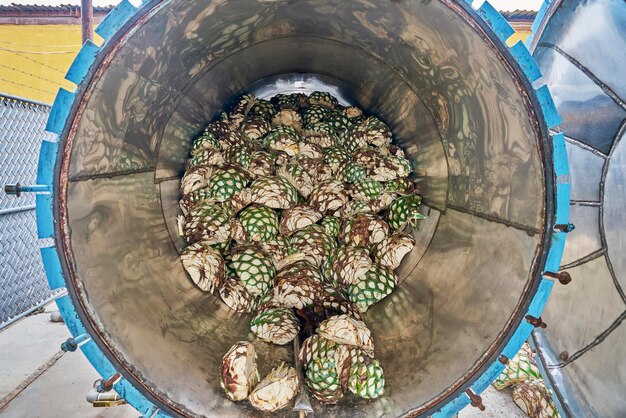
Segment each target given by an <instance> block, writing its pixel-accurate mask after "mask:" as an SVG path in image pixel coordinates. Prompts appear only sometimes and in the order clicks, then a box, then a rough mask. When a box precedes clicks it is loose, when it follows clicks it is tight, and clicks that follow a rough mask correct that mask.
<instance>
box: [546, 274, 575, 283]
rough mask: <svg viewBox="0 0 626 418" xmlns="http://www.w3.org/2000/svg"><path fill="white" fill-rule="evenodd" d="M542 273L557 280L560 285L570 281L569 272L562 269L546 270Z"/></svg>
mask: <svg viewBox="0 0 626 418" xmlns="http://www.w3.org/2000/svg"><path fill="white" fill-rule="evenodd" d="M543 275H544V276H546V277H550V278H552V279H556V280H558V281H559V283H561V284H562V285H566V284H569V283H570V282H571V281H572V276H570V274H569V273H568V272H566V271H562V272H560V273H551V272H549V271H546V272H545V273H543Z"/></svg>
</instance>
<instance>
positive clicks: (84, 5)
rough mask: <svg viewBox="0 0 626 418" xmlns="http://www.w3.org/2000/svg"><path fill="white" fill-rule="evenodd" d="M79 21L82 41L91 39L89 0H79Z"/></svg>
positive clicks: (91, 18) (91, 19) (91, 12)
mask: <svg viewBox="0 0 626 418" xmlns="http://www.w3.org/2000/svg"><path fill="white" fill-rule="evenodd" d="M80 23H81V33H82V36H83V43H85V42H87V40H90V41H93V4H92V1H91V0H80Z"/></svg>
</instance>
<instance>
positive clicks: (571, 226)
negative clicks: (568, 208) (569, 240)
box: [554, 223, 576, 232]
mask: <svg viewBox="0 0 626 418" xmlns="http://www.w3.org/2000/svg"><path fill="white" fill-rule="evenodd" d="M554 229H555V230H556V231H560V232H572V231H573V230H574V229H576V226H575V225H574V224H572V223H568V224H558V225H554Z"/></svg>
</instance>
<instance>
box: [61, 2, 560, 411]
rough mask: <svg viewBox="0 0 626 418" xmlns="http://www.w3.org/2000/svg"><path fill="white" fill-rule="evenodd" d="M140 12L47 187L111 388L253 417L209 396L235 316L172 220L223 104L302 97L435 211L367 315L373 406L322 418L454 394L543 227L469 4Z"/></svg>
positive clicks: (526, 136) (477, 362)
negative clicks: (377, 150)
mask: <svg viewBox="0 0 626 418" xmlns="http://www.w3.org/2000/svg"><path fill="white" fill-rule="evenodd" d="M146 7H154V8H153V9H152V11H151V12H150V13H151V14H150V15H147V16H149V17H147V18H144V19H142V20H138V21H137V23H135V24H134V26H133V27H132V30H131V31H130V32H129V35H128V36H126V37H121V38H119V39H118V40H117V41H116V42H117V43H116V45H115V47H116V49H114V50H113V51H114V52H113V53H112V54H111V55H110V56H107V57H106V60H104V63H105V64H106V66H105V68H103V69H102V71H100V72H97V73H95V74H94V77H93V78H92V79H91V85H90V89H91V90H89V95H87V96H85V100H84V101H83V102H81V104H80V106H79V108H78V110H79V112H78V113H76V114H77V115H78V116H77V120H76V121H74V122H75V124H74V125H73V126H72V127H73V128H75V129H72V130H70V131H69V133H67V138H64V140H65V141H67V142H64V145H65V144H69V145H67V146H68V147H69V146H70V145H71V149H67V150H66V152H67V160H66V161H69V162H70V165H69V169H68V172H62V173H61V179H60V182H61V192H63V191H64V189H63V187H64V186H65V183H64V181H65V179H66V177H65V176H68V177H69V184H68V185H67V194H66V195H63V194H61V196H60V197H59V205H60V208H59V211H60V213H61V219H63V216H64V215H65V214H67V219H68V224H67V225H63V226H62V228H61V231H63V232H67V236H66V237H63V238H67V239H70V243H69V244H70V245H68V246H67V248H64V249H63V250H64V257H65V258H64V262H67V264H68V265H69V270H70V271H71V273H75V274H72V275H71V276H70V277H69V279H70V280H71V281H72V283H73V285H74V289H73V292H75V294H76V296H77V298H78V299H77V300H78V301H79V304H78V305H79V310H83V311H84V312H82V311H81V315H83V316H84V319H85V320H86V321H88V324H89V326H92V327H94V328H95V329H96V331H97V334H99V335H95V336H94V337H95V338H97V339H98V342H99V343H100V345H101V346H103V347H105V352H107V354H108V355H109V356H110V357H111V358H112V359H113V360H114V361H115V362H117V364H118V365H119V367H120V372H122V374H123V375H124V376H125V378H127V379H129V380H131V381H133V383H137V385H138V386H139V387H142V391H143V392H144V393H147V394H149V395H150V396H151V400H152V401H153V402H157V403H158V404H159V406H160V407H162V408H165V409H166V410H167V411H169V412H171V413H174V412H175V413H178V414H185V415H190V416H216V415H219V416H233V415H240V414H244V415H254V414H255V412H254V411H251V410H249V407H247V406H245V405H241V404H234V405H233V404H231V403H229V402H227V401H226V400H225V398H224V397H223V396H221V395H220V393H219V392H220V389H219V384H218V379H217V374H216V373H217V369H216V367H215V365H217V364H218V363H219V358H220V357H221V356H222V355H223V354H224V353H225V352H226V350H227V349H228V348H229V347H230V345H232V343H233V342H234V341H237V340H240V339H248V338H250V335H249V331H248V326H247V324H248V322H249V319H250V318H249V316H246V315H243V316H241V315H237V314H234V313H232V312H231V311H229V310H228V309H227V308H226V307H224V306H222V304H221V303H220V302H219V301H218V300H216V299H215V298H213V297H212V296H207V295H205V294H202V293H201V292H200V291H199V290H197V289H196V288H194V287H193V285H192V283H191V282H190V281H189V280H188V278H187V277H186V275H185V273H184V271H183V269H182V266H181V265H180V262H179V258H178V250H179V249H180V248H181V242H180V240H178V239H177V237H176V236H175V233H174V232H173V231H175V228H174V227H173V224H172V222H173V215H174V214H175V213H176V212H177V207H176V206H177V205H176V202H177V200H178V183H179V176H180V175H181V173H182V168H183V165H184V163H185V160H186V158H187V156H188V151H189V145H190V140H191V138H192V137H193V136H194V135H195V134H197V133H198V132H199V131H200V130H201V129H202V128H203V125H204V124H205V123H206V122H207V121H208V120H210V119H212V118H213V117H214V116H215V113H216V111H217V110H218V109H219V108H220V107H221V105H222V103H224V102H227V101H228V100H230V99H232V97H233V96H234V95H237V94H240V93H242V92H246V91H251V90H253V91H258V92H265V93H264V94H269V92H271V91H275V90H274V89H280V88H282V87H281V86H283V84H281V83H283V80H286V81H284V82H285V83H287V81H289V82H290V83H291V82H293V83H294V85H295V84H296V83H298V82H300V81H306V82H309V83H313V84H311V85H324V86H325V87H324V89H330V90H333V89H338V90H339V91H340V92H341V95H342V97H343V98H344V100H346V101H348V102H354V103H358V104H359V105H361V106H362V107H365V108H367V109H368V111H370V112H373V113H376V114H378V115H380V117H382V118H383V119H384V120H386V121H388V122H389V124H390V126H391V127H392V129H393V131H394V134H395V135H396V136H397V139H398V143H399V145H400V146H402V147H403V148H405V149H406V150H407V153H408V155H409V156H410V158H411V159H412V160H413V162H414V163H415V165H416V170H415V172H414V178H415V180H416V181H417V182H418V187H419V190H420V192H421V193H422V194H423V195H424V198H425V201H426V202H428V205H429V206H430V207H431V217H430V218H429V220H428V221H427V222H425V223H424V224H423V229H421V230H420V231H419V232H418V234H417V237H416V238H417V240H418V243H419V244H418V245H417V246H416V249H415V250H414V253H413V255H412V258H410V259H409V260H407V261H406V262H405V264H404V266H403V270H402V274H403V276H404V277H402V279H403V280H404V282H403V283H402V285H401V286H400V287H399V289H398V290H397V291H396V292H395V293H394V294H393V295H392V296H391V297H389V298H388V299H386V300H385V301H384V302H382V303H381V304H379V305H377V306H376V307H375V308H373V309H371V311H370V313H368V318H369V319H368V321H369V323H370V324H371V326H372V328H373V334H374V336H375V339H376V344H377V353H379V357H380V359H381V363H382V364H383V366H384V367H385V372H386V377H387V379H388V386H387V396H385V397H383V398H381V399H379V400H378V401H376V402H374V403H366V402H358V401H355V400H351V401H350V402H349V403H348V404H347V405H343V406H342V405H339V406H336V407H333V408H329V409H328V410H327V411H328V415H329V416H353V415H355V414H357V415H359V414H360V415H363V416H380V415H388V416H396V415H402V414H405V413H409V412H410V413H411V414H420V413H425V414H430V413H432V412H434V411H436V410H437V409H439V408H440V407H441V404H442V403H443V402H444V401H449V400H451V399H452V398H453V397H456V396H457V395H458V394H462V393H464V392H465V390H466V389H467V387H468V386H469V384H470V382H471V381H472V379H474V380H475V379H476V378H477V377H478V375H479V374H480V373H482V372H483V371H484V370H485V369H486V368H487V367H488V366H489V364H490V363H489V362H493V361H495V358H496V357H497V355H498V354H499V352H500V351H499V350H501V349H502V346H503V345H504V344H505V343H506V342H507V341H508V339H509V338H511V333H512V332H513V330H514V329H515V328H514V327H515V326H517V324H518V323H519V321H521V320H522V316H523V315H524V314H525V313H526V309H527V308H528V304H529V303H530V296H531V295H532V293H533V292H534V291H535V287H536V285H537V284H538V283H537V280H534V279H536V278H537V277H538V274H539V273H540V271H539V270H540V269H541V268H543V266H541V265H540V264H541V261H540V260H541V258H542V257H545V252H546V251H547V249H545V248H544V244H545V242H544V241H545V240H547V239H548V238H546V237H545V236H544V234H543V232H544V230H545V229H546V226H545V225H544V223H546V222H551V221H552V214H551V213H546V212H547V209H549V210H552V208H553V203H554V202H553V199H554V196H553V193H554V190H553V188H552V186H553V185H552V180H553V179H552V171H551V170H552V168H551V163H552V161H551V160H550V158H551V148H550V147H549V146H547V145H545V144H549V142H548V139H547V138H543V137H542V136H543V135H544V132H542V131H541V130H540V129H539V126H540V122H539V121H538V120H536V115H535V111H534V110H532V109H531V102H530V99H529V97H528V95H527V91H526V88H529V86H528V85H526V84H522V82H521V81H520V79H519V74H518V72H516V71H517V70H515V71H514V70H513V68H517V67H512V66H511V65H510V64H509V63H508V62H507V60H506V59H505V57H504V55H503V54H504V52H502V50H504V49H503V47H501V46H500V47H497V46H496V45H494V44H493V43H492V41H491V40H490V39H489V37H488V36H487V35H485V34H484V33H483V32H482V30H481V28H480V27H479V25H478V24H477V23H476V22H472V21H471V20H472V19H473V18H470V17H469V15H467V13H468V10H467V9H466V8H467V7H468V6H467V5H466V4H465V3H459V4H457V3H453V2H452V3H448V2H445V1H444V2H400V3H388V2H383V1H382V0H375V1H364V0H363V1H362V0H358V1H352V2H338V1H325V2H319V1H313V0H311V1H306V2H305V1H303V2H297V3H294V2H291V1H287V0H278V1H273V2H257V3H251V2H247V3H246V5H245V7H242V3H241V2H235V1H220V2H218V1H206V2H202V1H183V0H173V1H170V2H167V3H165V2H164V3H159V2H157V1H153V2H151V3H149V5H148V6H146ZM146 13H147V12H146ZM492 36H493V35H492ZM499 48H502V50H500V49H499ZM460 51H472V53H471V54H466V53H460ZM507 53H508V52H507ZM509 59H511V58H509ZM307 74H308V76H307ZM299 77H301V78H302V79H303V80H299ZM315 83H321V84H315ZM290 88H291V87H290ZM306 88H309V87H306ZM544 173H548V175H545V174H544ZM64 199H66V200H64ZM65 201H67V204H66V206H64V202H65ZM453 208H455V209H453ZM65 211H66V212H65ZM65 228H66V229H65ZM529 231H530V232H531V233H529ZM257 351H258V353H259V358H260V359H267V358H272V360H271V361H267V360H265V362H264V361H263V360H260V361H259V363H261V364H263V366H264V367H268V368H269V367H271V366H275V365H276V364H273V362H274V360H278V359H277V358H275V357H271V356H270V354H269V349H268V347H263V346H262V344H261V346H260V347H259V348H257ZM283 351H284V353H283V352H281V354H280V355H279V357H280V358H285V359H287V358H291V357H292V353H290V352H289V350H287V349H286V350H283ZM272 355H273V354H272ZM270 363H271V364H270ZM190 364H191V365H193V366H194V367H190V366H189V365H190ZM408 366H410V367H408ZM181 371H182V372H184V374H185V378H184V379H183V380H181V379H180V376H181ZM314 408H315V409H316V410H317V409H318V408H317V407H315V406H314Z"/></svg>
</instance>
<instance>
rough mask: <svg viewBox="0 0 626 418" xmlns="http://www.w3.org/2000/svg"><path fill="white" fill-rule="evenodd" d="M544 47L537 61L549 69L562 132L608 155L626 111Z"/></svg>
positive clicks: (550, 84)
mask: <svg viewBox="0 0 626 418" xmlns="http://www.w3.org/2000/svg"><path fill="white" fill-rule="evenodd" d="M543 45H544V44H543V43H542V44H541V45H540V46H539V47H538V48H537V50H536V51H535V59H536V60H537V65H539V66H540V67H541V68H545V69H546V70H545V71H544V72H543V76H544V78H545V79H546V80H547V83H548V86H550V92H551V93H552V97H554V103H555V104H556V106H557V107H558V109H559V114H560V115H561V117H562V118H563V125H562V126H563V129H564V130H565V132H566V134H567V135H568V136H571V137H573V138H575V139H578V140H580V141H582V142H584V143H585V144H587V145H589V146H591V147H593V148H595V149H597V150H599V151H601V152H602V153H604V154H607V153H608V152H609V150H610V149H611V144H612V143H613V138H614V137H615V134H616V133H617V130H618V129H619V126H620V124H621V122H622V120H623V119H624V117H626V110H624V109H623V108H622V107H620V106H619V105H618V104H616V103H615V102H614V101H613V100H612V99H611V97H609V96H608V95H607V94H606V93H605V92H604V91H603V90H602V89H601V88H600V87H599V86H598V85H596V84H595V83H594V82H593V81H591V80H590V79H589V77H587V76H586V75H585V74H584V73H583V72H582V71H581V70H580V69H579V68H577V67H576V66H575V65H574V64H572V63H571V62H570V61H568V60H567V59H566V58H564V57H563V56H562V55H561V54H559V53H558V52H557V51H555V50H554V49H552V48H549V47H548V46H543Z"/></svg>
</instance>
